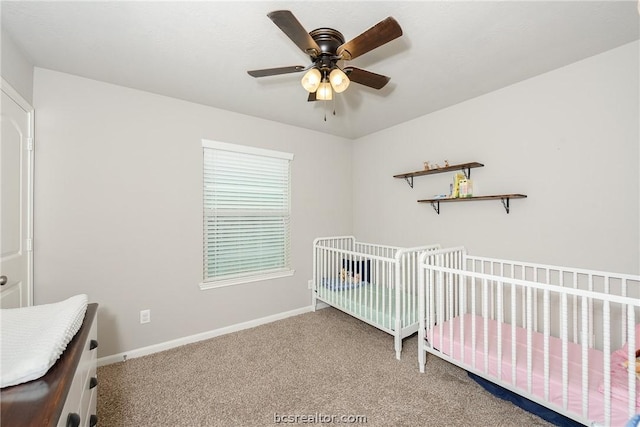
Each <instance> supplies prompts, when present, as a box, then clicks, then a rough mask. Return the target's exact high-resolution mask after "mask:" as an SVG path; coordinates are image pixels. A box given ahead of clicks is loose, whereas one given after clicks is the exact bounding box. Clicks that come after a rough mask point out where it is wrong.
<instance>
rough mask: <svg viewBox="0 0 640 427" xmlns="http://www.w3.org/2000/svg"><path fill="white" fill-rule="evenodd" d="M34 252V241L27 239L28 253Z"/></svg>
mask: <svg viewBox="0 0 640 427" xmlns="http://www.w3.org/2000/svg"><path fill="white" fill-rule="evenodd" d="M32 250H33V239H27V251H32Z"/></svg>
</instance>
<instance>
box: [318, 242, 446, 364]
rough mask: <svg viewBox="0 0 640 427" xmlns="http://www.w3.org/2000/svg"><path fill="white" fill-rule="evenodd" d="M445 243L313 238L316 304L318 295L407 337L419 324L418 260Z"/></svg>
mask: <svg viewBox="0 0 640 427" xmlns="http://www.w3.org/2000/svg"><path fill="white" fill-rule="evenodd" d="M439 248H440V246H439V245H429V246H420V247H415V248H400V247H395V246H384V245H377V244H370V243H362V242H357V241H356V239H355V238H354V237H353V236H338V237H322V238H317V239H315V241H314V243H313V292H312V295H313V301H312V303H313V307H314V309H315V307H316V304H317V302H318V301H322V302H324V303H326V304H328V305H330V306H333V307H335V308H337V309H339V310H342V311H344V312H346V313H348V314H350V315H351V316H354V317H356V318H358V319H360V320H362V321H363V322H367V323H369V324H370V325H373V326H375V327H376V328H379V329H381V330H382V331H384V332H387V333H389V334H391V335H393V336H394V338H395V340H394V344H395V350H396V358H398V359H400V353H401V352H402V339H403V338H405V337H407V336H409V335H411V334H414V333H415V332H416V331H417V330H418V261H419V258H420V255H421V254H422V252H425V251H432V250H435V249H439Z"/></svg>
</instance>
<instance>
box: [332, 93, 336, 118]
mask: <svg viewBox="0 0 640 427" xmlns="http://www.w3.org/2000/svg"><path fill="white" fill-rule="evenodd" d="M331 102H332V103H333V115H334V116H335V115H336V97H335V96H334V97H333V100H332V101H331Z"/></svg>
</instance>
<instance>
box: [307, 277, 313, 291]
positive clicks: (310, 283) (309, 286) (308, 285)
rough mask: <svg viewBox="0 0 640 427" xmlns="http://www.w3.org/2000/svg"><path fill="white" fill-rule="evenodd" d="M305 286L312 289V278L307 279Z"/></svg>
mask: <svg viewBox="0 0 640 427" xmlns="http://www.w3.org/2000/svg"><path fill="white" fill-rule="evenodd" d="M307 287H308V288H309V289H313V279H312V280H309V281H308V282H307Z"/></svg>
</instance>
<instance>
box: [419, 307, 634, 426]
mask: <svg viewBox="0 0 640 427" xmlns="http://www.w3.org/2000/svg"><path fill="white" fill-rule="evenodd" d="M461 322H463V327H464V351H462V350H461V347H462V345H461V343H460V341H461V340H460V324H461ZM474 322H475V323H476V340H475V343H476V347H475V351H474V349H473V343H472V324H473V323H474ZM483 325H484V319H483V318H482V317H481V316H477V315H475V316H474V315H470V314H467V315H464V316H461V317H456V318H454V319H453V320H450V321H446V322H444V323H443V324H442V332H441V329H440V327H439V326H436V327H434V328H433V329H432V330H430V331H427V339H428V340H429V341H430V343H431V344H432V346H433V347H434V348H435V349H438V350H441V351H442V352H443V353H444V354H446V355H447V356H449V357H452V358H453V359H455V360H456V361H457V362H459V363H461V365H462V366H463V367H467V368H472V369H476V370H477V371H480V372H482V373H483V375H485V376H486V377H487V378H488V379H494V380H496V381H495V382H496V383H498V384H500V383H501V382H502V383H506V384H509V385H510V386H512V387H513V386H514V381H513V368H514V367H513V366H512V362H511V347H512V336H511V326H510V325H508V324H505V323H503V324H499V323H498V322H497V321H495V320H491V319H489V320H488V341H489V345H488V349H489V352H488V366H487V370H486V371H485V361H484V331H483ZM451 326H453V340H450V327H451ZM498 328H501V329H502V363H500V358H499V357H498V347H497V333H498ZM452 341H453V342H452ZM515 342H516V355H517V357H516V366H515V378H516V379H515V386H516V387H517V388H518V389H520V390H527V389H528V385H527V351H526V349H527V345H526V344H527V331H526V329H523V328H516V337H515ZM532 343H533V345H532V388H531V392H532V394H533V395H534V396H536V397H537V398H540V399H544V371H543V369H544V359H543V350H544V336H543V334H541V333H537V332H534V333H532ZM561 345H562V344H561V340H560V339H558V338H555V337H550V339H549V397H548V399H547V401H548V402H551V403H553V404H555V405H558V407H559V408H562V407H563V395H562V350H561ZM581 352H582V348H581V346H579V345H577V344H573V343H569V345H568V372H569V374H568V391H567V403H568V404H567V408H568V411H570V412H572V413H574V414H577V415H579V416H582V357H581ZM474 353H475V362H474V361H473V360H472V356H473V355H474ZM603 356H604V355H603V353H602V352H601V351H599V350H595V349H589V350H588V365H589V385H588V393H589V403H588V408H587V418H588V419H589V420H591V421H593V422H597V423H603V422H604V418H605V417H604V413H605V412H604V404H605V403H604V395H603V393H601V392H600V391H598V387H599V385H600V384H601V382H602V380H603V377H604V375H603ZM498 368H501V372H500V376H499V374H498ZM498 378H502V380H501V381H499V380H497V379H498ZM525 396H526V394H525ZM627 411H628V408H627V403H626V401H625V402H623V401H622V400H618V399H613V398H612V399H611V425H625V424H626V422H627V421H628V420H629V418H630V417H629V414H628V412H627ZM558 412H563V411H561V410H560V409H558ZM636 412H640V407H636Z"/></svg>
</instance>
